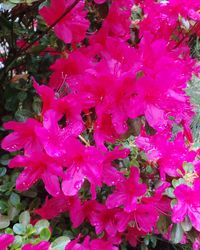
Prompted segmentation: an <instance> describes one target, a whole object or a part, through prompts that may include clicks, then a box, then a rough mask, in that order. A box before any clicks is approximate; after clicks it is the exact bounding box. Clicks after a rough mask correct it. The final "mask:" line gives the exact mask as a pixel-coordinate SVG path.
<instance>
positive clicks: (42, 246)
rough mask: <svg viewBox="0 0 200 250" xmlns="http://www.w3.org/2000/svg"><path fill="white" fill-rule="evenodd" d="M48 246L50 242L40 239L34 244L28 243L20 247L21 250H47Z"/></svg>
mask: <svg viewBox="0 0 200 250" xmlns="http://www.w3.org/2000/svg"><path fill="white" fill-rule="evenodd" d="M49 248H50V243H49V242H47V241H41V242H40V243H38V244H36V245H32V244H31V243H28V244H27V245H25V246H23V247H22V250H48V249H49Z"/></svg>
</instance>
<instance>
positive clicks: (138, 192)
mask: <svg viewBox="0 0 200 250" xmlns="http://www.w3.org/2000/svg"><path fill="white" fill-rule="evenodd" d="M145 192H146V185H145V184H140V183H139V170H138V168H136V167H131V169H130V177H129V178H128V179H124V181H122V182H119V183H117V184H116V189H115V191H114V193H113V194H111V195H109V196H108V198H107V200H106V206H107V207H108V208H113V207H118V206H123V207H124V210H125V211H127V212H131V211H133V210H134V209H135V208H136V205H137V199H138V198H139V197H141V196H142V195H144V194H145Z"/></svg>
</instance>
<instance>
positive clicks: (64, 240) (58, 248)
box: [51, 236, 70, 250]
mask: <svg viewBox="0 0 200 250" xmlns="http://www.w3.org/2000/svg"><path fill="white" fill-rule="evenodd" d="M69 242H70V239H69V237H67V236H61V237H58V238H57V239H56V240H54V241H53V242H52V243H51V249H52V250H64V249H65V246H66V245H67V244H68V243H69Z"/></svg>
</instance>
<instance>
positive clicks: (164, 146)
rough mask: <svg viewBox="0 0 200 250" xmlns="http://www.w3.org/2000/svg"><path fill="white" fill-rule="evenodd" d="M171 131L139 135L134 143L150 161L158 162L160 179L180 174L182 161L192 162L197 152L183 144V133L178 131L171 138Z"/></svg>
mask: <svg viewBox="0 0 200 250" xmlns="http://www.w3.org/2000/svg"><path fill="white" fill-rule="evenodd" d="M171 137H172V135H171V132H169V131H168V130H164V131H163V132H161V133H156V134H155V135H154V136H148V135H146V136H139V137H138V138H137V139H136V144H137V145H138V146H139V147H140V148H142V149H144V150H145V152H146V153H147V156H148V158H149V160H150V161H155V162H158V165H159V171H160V175H161V179H162V180H165V177H166V174H167V175H169V176H174V177H176V176H180V174H179V171H182V172H183V163H184V162H193V161H194V160H195V157H196V155H197V153H196V152H195V151H192V150H191V151H189V147H188V146H187V145H186V144H185V141H184V134H183V133H182V132H179V133H178V134H177V135H176V137H175V138H174V139H173V140H170V138H171ZM178 170H179V171H178Z"/></svg>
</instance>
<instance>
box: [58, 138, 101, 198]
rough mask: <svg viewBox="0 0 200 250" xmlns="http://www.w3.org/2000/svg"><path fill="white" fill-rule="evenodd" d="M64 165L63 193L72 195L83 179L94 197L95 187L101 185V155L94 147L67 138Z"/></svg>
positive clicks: (77, 189)
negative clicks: (89, 185)
mask: <svg viewBox="0 0 200 250" xmlns="http://www.w3.org/2000/svg"><path fill="white" fill-rule="evenodd" d="M65 147H66V148H67V149H68V150H66V154H65V155H64V165H65V166H66V167H67V170H66V172H65V177H64V180H63V182H62V190H63V192H64V194H65V195H69V196H71V195H72V196H73V195H75V194H77V192H78V191H79V190H80V188H81V186H82V184H83V182H84V179H85V178H87V180H88V181H89V182H90V184H91V187H90V189H91V193H92V196H93V198H95V195H96V192H95V187H96V186H101V182H102V162H103V155H102V154H101V152H100V151H98V150H97V149H96V148H95V147H93V146H90V147H86V146H84V145H83V144H82V143H80V142H79V141H78V140H77V139H75V138H70V139H68V140H67V142H66V145H65Z"/></svg>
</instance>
